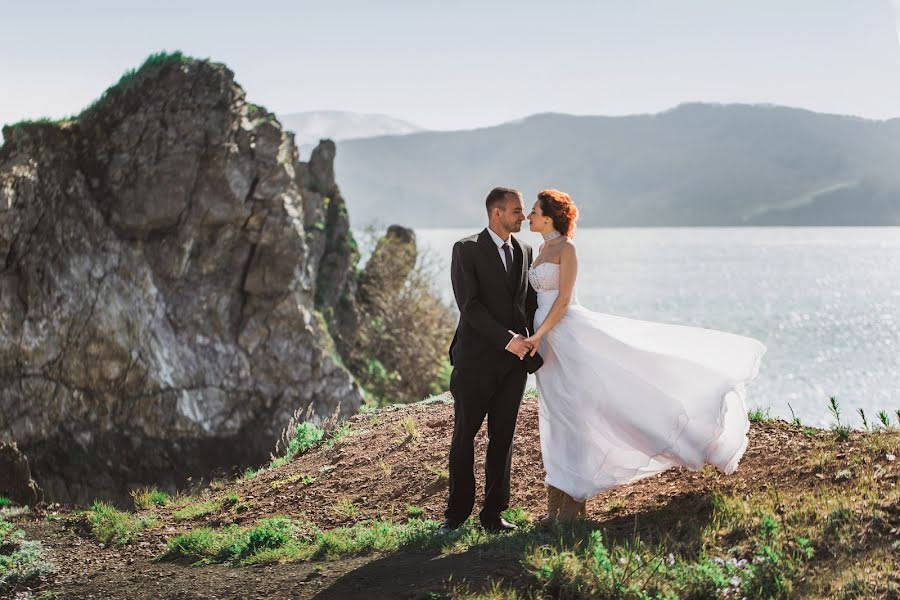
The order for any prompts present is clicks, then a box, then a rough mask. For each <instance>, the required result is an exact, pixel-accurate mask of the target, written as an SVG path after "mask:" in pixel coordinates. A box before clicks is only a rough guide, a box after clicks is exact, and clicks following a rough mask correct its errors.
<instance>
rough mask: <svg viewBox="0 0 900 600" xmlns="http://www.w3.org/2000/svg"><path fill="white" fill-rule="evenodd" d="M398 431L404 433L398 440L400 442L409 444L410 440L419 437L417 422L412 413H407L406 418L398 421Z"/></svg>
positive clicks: (412, 440) (413, 440) (415, 439)
mask: <svg viewBox="0 0 900 600" xmlns="http://www.w3.org/2000/svg"><path fill="white" fill-rule="evenodd" d="M400 433H401V434H402V435H404V437H403V439H402V440H400V443H401V444H409V443H410V442H415V441H417V440H418V439H419V437H420V436H421V434H420V433H419V424H418V423H417V422H416V420H415V419H414V418H413V417H412V415H407V416H406V418H404V419H403V420H402V421H400Z"/></svg>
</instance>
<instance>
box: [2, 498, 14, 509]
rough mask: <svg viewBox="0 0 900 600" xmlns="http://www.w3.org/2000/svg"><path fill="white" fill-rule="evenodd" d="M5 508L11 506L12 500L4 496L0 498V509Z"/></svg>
mask: <svg viewBox="0 0 900 600" xmlns="http://www.w3.org/2000/svg"><path fill="white" fill-rule="evenodd" d="M7 506H12V500H10V499H9V498H7V497H6V496H0V508H6V507H7Z"/></svg>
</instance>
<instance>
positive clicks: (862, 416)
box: [856, 408, 872, 431]
mask: <svg viewBox="0 0 900 600" xmlns="http://www.w3.org/2000/svg"><path fill="white" fill-rule="evenodd" d="M856 412H857V414H858V415H859V418H860V419H862V424H863V429H865V430H866V431H871V430H872V428H871V427H869V420H868V419H867V418H866V411H865V410H863V409H862V408H857V409H856Z"/></svg>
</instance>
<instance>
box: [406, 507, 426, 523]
mask: <svg viewBox="0 0 900 600" xmlns="http://www.w3.org/2000/svg"><path fill="white" fill-rule="evenodd" d="M424 514H425V510H424V509H423V508H421V507H419V506H414V505H412V504H408V505H407V506H406V516H408V517H409V518H410V519H421V518H422V515H424Z"/></svg>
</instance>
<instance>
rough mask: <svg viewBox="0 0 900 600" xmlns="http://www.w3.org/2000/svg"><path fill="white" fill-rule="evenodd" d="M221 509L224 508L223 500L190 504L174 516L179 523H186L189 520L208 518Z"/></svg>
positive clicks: (177, 511)
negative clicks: (207, 516)
mask: <svg viewBox="0 0 900 600" xmlns="http://www.w3.org/2000/svg"><path fill="white" fill-rule="evenodd" d="M220 508H222V502H221V500H207V501H206V502H199V503H197V504H189V505H187V506H185V507H184V508H182V509H179V510H176V511H175V512H173V513H172V516H173V517H174V518H176V519H177V520H179V521H186V520H188V519H196V518H197V517H203V516H206V515H208V514H210V513H213V512H215V511H217V510H219V509H220Z"/></svg>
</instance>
